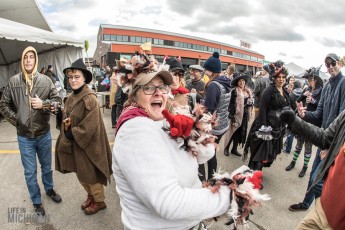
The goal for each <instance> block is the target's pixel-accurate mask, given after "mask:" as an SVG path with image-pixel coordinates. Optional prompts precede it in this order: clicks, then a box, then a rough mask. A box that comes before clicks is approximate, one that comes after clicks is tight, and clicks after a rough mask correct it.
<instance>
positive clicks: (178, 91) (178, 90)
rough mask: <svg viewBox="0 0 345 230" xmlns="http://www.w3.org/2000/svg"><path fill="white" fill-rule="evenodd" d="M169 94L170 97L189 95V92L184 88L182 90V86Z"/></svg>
mask: <svg viewBox="0 0 345 230" xmlns="http://www.w3.org/2000/svg"><path fill="white" fill-rule="evenodd" d="M171 93H172V95H176V94H187V93H189V90H188V89H186V88H184V87H182V86H180V87H178V88H177V89H175V90H171Z"/></svg>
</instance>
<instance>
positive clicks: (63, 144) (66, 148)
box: [56, 133, 72, 154]
mask: <svg viewBox="0 0 345 230" xmlns="http://www.w3.org/2000/svg"><path fill="white" fill-rule="evenodd" d="M57 143H58V144H57V147H56V151H57V153H64V154H72V141H71V140H68V139H67V138H66V137H65V135H64V134H63V133H61V134H60V136H59V138H58V142H57Z"/></svg>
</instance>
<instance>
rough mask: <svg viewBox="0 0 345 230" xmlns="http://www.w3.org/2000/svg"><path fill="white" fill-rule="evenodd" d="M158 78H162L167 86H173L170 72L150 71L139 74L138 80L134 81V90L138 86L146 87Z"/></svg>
mask: <svg viewBox="0 0 345 230" xmlns="http://www.w3.org/2000/svg"><path fill="white" fill-rule="evenodd" d="M156 76H159V77H160V78H162V80H163V82H164V84H166V85H171V84H172V83H173V78H172V76H171V74H170V73H169V72H168V71H165V70H162V71H148V72H142V73H140V74H138V76H137V77H136V79H135V81H134V84H133V89H134V88H135V87H136V86H142V85H146V84H147V83H149V82H150V81H151V80H152V79H153V78H154V77H156Z"/></svg>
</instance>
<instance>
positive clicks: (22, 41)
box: [0, 18, 84, 88]
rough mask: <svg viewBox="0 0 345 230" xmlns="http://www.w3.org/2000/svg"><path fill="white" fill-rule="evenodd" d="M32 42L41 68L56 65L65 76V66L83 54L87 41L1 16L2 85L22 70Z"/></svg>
mask: <svg viewBox="0 0 345 230" xmlns="http://www.w3.org/2000/svg"><path fill="white" fill-rule="evenodd" d="M28 46H32V47H34V48H35V49H36V51H37V53H38V71H39V70H40V69H41V68H42V67H43V66H45V67H47V65H52V66H53V67H54V69H55V73H56V74H57V76H58V78H59V79H60V80H63V78H64V75H63V73H62V70H63V69H64V68H66V67H68V66H70V65H71V63H72V62H73V61H75V60H77V59H78V58H82V57H83V48H84V42H82V41H76V40H73V39H70V38H68V37H65V36H61V35H58V34H55V33H53V32H50V31H47V30H42V29H38V28H35V27H32V26H28V25H24V24H21V23H17V22H13V21H10V20H7V19H4V18H0V88H2V87H5V86H6V85H7V81H8V79H9V78H10V77H11V76H13V75H15V74H17V73H19V72H21V68H20V60H21V57H22V53H23V50H24V49H25V48H26V47H28Z"/></svg>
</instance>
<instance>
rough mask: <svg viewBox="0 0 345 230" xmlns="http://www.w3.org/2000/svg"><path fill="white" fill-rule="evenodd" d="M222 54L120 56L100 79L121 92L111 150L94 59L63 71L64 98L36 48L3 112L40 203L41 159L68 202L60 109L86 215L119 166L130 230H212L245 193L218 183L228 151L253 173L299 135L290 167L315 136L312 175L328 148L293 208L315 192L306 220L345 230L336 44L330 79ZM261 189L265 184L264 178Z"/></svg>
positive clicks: (25, 59)
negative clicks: (249, 65) (185, 59)
mask: <svg viewBox="0 0 345 230" xmlns="http://www.w3.org/2000/svg"><path fill="white" fill-rule="evenodd" d="M220 58H221V57H220V55H219V53H218V52H214V53H213V54H212V56H210V57H209V58H208V59H207V60H206V61H205V63H204V64H203V66H201V65H190V66H189V67H188V69H187V68H186V67H185V66H183V65H182V63H181V61H180V60H179V59H178V58H176V57H165V58H164V60H163V62H162V63H159V62H158V61H157V60H156V59H155V58H154V56H152V55H147V54H145V53H140V52H137V53H135V54H133V56H132V58H131V59H125V58H121V59H120V60H114V65H113V66H107V67H106V69H105V77H104V79H103V80H102V82H101V84H102V85H104V87H106V88H107V90H109V91H110V96H109V108H110V109H111V125H112V128H113V129H114V133H115V142H114V147H113V150H112V151H111V149H110V146H109V141H108V137H107V134H106V131H105V130H106V128H105V126H104V123H103V118H102V114H101V112H100V109H99V108H100V107H99V102H98V99H97V95H96V93H95V92H94V91H93V89H92V87H90V86H89V83H90V82H91V81H92V80H93V75H92V73H91V72H90V71H89V70H88V69H87V68H86V66H85V64H84V62H83V60H82V59H78V60H75V62H73V63H72V65H71V66H70V67H67V68H65V69H64V70H63V73H64V75H65V78H64V79H65V87H67V85H66V82H67V84H68V87H69V91H68V92H69V93H68V94H67V95H66V97H63V98H62V97H61V95H59V94H58V90H57V88H56V86H57V85H56V82H57V81H60V80H59V79H58V78H57V77H56V76H55V74H54V68H53V66H52V65H49V66H48V68H47V70H43V69H42V70H41V72H38V71H37V67H38V56H37V52H36V50H35V49H34V48H33V47H27V48H26V49H25V50H24V51H23V54H22V60H21V67H22V72H21V73H19V74H17V75H15V76H13V77H12V78H10V80H9V82H8V85H7V86H6V88H5V89H4V91H3V94H2V97H1V101H0V111H1V114H2V115H3V116H4V118H6V119H7V120H8V121H9V122H10V123H11V124H12V125H13V126H15V127H16V129H17V136H18V145H19V149H20V155H21V161H22V165H23V167H24V176H25V180H26V184H27V188H28V191H29V194H30V198H31V201H32V203H33V206H34V209H35V211H36V212H37V213H38V214H39V215H42V216H44V215H45V210H44V208H43V204H42V201H41V193H40V188H39V186H38V182H37V170H36V169H37V160H36V156H37V157H38V159H39V163H40V164H41V170H42V182H43V185H44V189H45V192H46V194H47V195H48V196H49V197H50V198H51V199H52V200H53V201H54V202H56V203H60V202H61V201H62V198H61V197H60V195H59V194H58V193H57V192H56V191H55V190H54V183H53V170H52V140H51V133H50V125H49V119H50V113H54V114H55V115H56V118H57V128H58V129H59V130H60V134H59V136H58V139H57V142H56V146H55V153H56V154H55V169H56V170H57V171H59V172H61V173H71V172H74V173H76V176H77V178H78V181H79V183H80V184H81V185H82V187H83V188H84V189H85V192H86V200H85V201H83V202H82V203H81V209H82V210H83V212H84V213H85V214H86V215H93V214H96V213H98V212H99V211H101V210H103V209H105V208H106V207H107V206H106V203H105V195H104V186H106V185H108V183H109V182H110V178H111V175H112V174H113V176H114V179H115V181H116V191H117V193H118V194H119V197H120V204H121V208H122V222H123V224H124V226H125V229H152V228H155V229H206V226H205V225H204V223H203V222H202V220H204V219H207V218H212V217H217V216H219V215H222V214H224V213H226V212H228V211H229V207H230V209H231V207H232V206H233V205H234V204H233V201H232V199H231V197H232V196H233V193H232V191H235V190H231V189H229V188H230V187H231V186H229V185H228V184H226V185H225V184H217V185H215V184H214V175H215V173H217V170H218V168H217V165H218V162H217V155H218V154H220V153H219V151H220V150H223V151H224V152H223V153H224V154H225V155H226V156H230V155H234V156H242V158H243V160H244V161H245V162H246V163H247V164H248V167H249V169H248V170H252V172H256V171H262V170H263V169H264V168H269V167H270V166H271V165H272V164H273V163H274V161H275V159H276V157H277V155H278V154H280V153H281V152H285V153H286V154H289V153H290V152H291V150H292V143H293V140H294V139H296V141H297V144H296V146H295V149H294V151H293V156H292V159H291V163H290V164H289V165H288V166H287V167H286V169H285V170H286V171H291V170H292V169H293V168H294V167H295V166H296V161H297V159H298V157H299V155H300V153H301V152H302V148H303V145H304V147H305V150H304V164H303V168H302V170H301V171H300V173H299V177H303V176H305V174H306V172H307V169H308V165H309V161H310V159H311V157H312V155H313V154H314V153H312V145H313V144H314V145H315V146H317V147H318V150H317V152H316V153H315V158H314V163H313V166H312V170H311V173H310V178H309V183H308V188H307V192H306V193H305V197H304V200H303V202H301V203H297V204H293V205H291V206H290V207H289V210H290V211H305V210H307V209H308V208H309V207H310V206H311V204H312V202H313V200H314V199H316V203H315V206H314V207H313V210H311V212H310V213H309V214H308V215H307V216H306V217H305V218H304V219H303V221H302V222H301V223H300V225H299V226H298V227H297V228H298V229H317V228H318V229H344V228H345V216H344V214H342V211H343V210H344V209H345V203H344V202H341V201H339V200H336V199H334V197H336V196H337V195H338V194H337V193H339V190H341V191H342V189H341V188H343V187H344V182H343V181H342V180H339V179H337V176H338V175H341V173H342V172H343V169H342V168H343V167H342V166H343V164H344V163H345V161H344V160H343V158H342V157H343V156H344V155H345V154H344V148H345V147H344V140H343V139H344V131H343V130H344V129H342V126H343V125H344V120H345V119H344V116H345V115H344V113H342V111H343V110H344V108H345V95H344V94H345V88H344V87H345V80H344V77H343V75H342V73H341V71H340V68H341V66H342V64H341V61H340V58H339V57H338V56H337V55H336V54H334V53H330V54H328V55H327V56H326V58H325V60H324V62H325V65H326V67H327V70H328V73H329V74H330V76H331V77H330V79H329V81H328V82H327V83H324V81H323V80H322V79H321V78H320V69H319V68H314V67H311V68H310V69H308V70H307V71H306V72H305V74H304V76H303V78H304V79H305V82H306V84H304V83H303V84H301V83H300V82H299V81H298V80H297V79H296V78H295V77H294V76H293V75H289V70H288V69H287V68H286V66H285V65H284V62H282V61H280V60H278V61H276V62H274V63H271V64H268V65H264V66H263V67H262V69H261V70H260V71H258V72H257V73H255V74H254V73H252V72H251V71H245V72H239V71H237V70H236V67H235V66H234V65H229V66H228V68H227V69H226V70H223V69H222V63H221V60H220ZM251 120H253V122H252V124H251V126H250V123H251V122H250V121H251ZM284 137H285V138H286V139H285V143H284V141H283V139H284ZM90 143H97V144H96V145H95V144H90ZM221 143H222V144H223V146H220V144H221ZM240 148H243V151H239V149H240ZM241 152H243V154H242V153H241ZM339 153H341V154H339ZM205 164H207V172H206V170H205ZM266 170H268V169H266ZM260 182H261V179H260ZM233 183H235V182H233ZM235 184H236V183H235ZM212 186H216V187H217V189H215V188H214V187H212ZM253 187H257V188H256V189H257V190H260V189H262V188H263V185H262V184H261V183H260V185H259V186H254V185H253ZM302 189H303V188H301V190H302ZM231 194H232V195H231ZM229 197H230V199H229ZM232 208H233V207H232ZM242 214H243V213H241V214H240V215H242ZM238 221H239V220H238Z"/></svg>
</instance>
